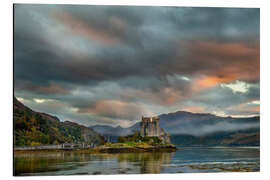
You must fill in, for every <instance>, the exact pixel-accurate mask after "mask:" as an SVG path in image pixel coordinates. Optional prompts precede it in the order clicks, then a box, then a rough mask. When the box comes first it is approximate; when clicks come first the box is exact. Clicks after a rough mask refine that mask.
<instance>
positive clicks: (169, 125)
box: [91, 111, 260, 146]
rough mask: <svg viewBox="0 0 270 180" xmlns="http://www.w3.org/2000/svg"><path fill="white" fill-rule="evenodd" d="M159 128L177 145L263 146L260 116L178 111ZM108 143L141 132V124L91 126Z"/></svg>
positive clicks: (162, 116) (164, 118)
mask: <svg viewBox="0 0 270 180" xmlns="http://www.w3.org/2000/svg"><path fill="white" fill-rule="evenodd" d="M159 118H160V126H161V128H163V129H164V130H165V131H166V132H168V133H170V134H171V140H172V143H174V144H178V145H186V146H191V145H254V146H258V145H259V144H260V117H259V116H256V117H248V118H233V117H219V116H216V115H213V114H208V113H191V112H186V111H177V112H174V113H169V114H161V115H159ZM91 128H93V129H94V130H95V131H97V132H99V133H100V134H102V135H104V136H105V137H106V138H107V139H108V140H115V139H116V138H117V137H118V136H123V135H127V134H131V133H132V132H134V131H135V130H139V128H140V123H139V122H138V123H136V124H134V125H133V126H131V127H129V128H121V127H120V128H119V127H111V126H106V125H103V126H99V125H97V126H91Z"/></svg>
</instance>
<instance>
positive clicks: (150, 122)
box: [140, 116, 170, 144]
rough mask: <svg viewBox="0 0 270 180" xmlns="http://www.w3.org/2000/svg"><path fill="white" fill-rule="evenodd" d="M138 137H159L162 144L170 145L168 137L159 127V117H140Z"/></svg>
mask: <svg viewBox="0 0 270 180" xmlns="http://www.w3.org/2000/svg"><path fill="white" fill-rule="evenodd" d="M140 135H141V136H142V137H159V138H160V139H161V140H162V142H163V143H165V144H170V135H169V134H168V133H165V132H164V130H163V129H162V128H160V126H159V117H144V116H142V121H141V126H140Z"/></svg>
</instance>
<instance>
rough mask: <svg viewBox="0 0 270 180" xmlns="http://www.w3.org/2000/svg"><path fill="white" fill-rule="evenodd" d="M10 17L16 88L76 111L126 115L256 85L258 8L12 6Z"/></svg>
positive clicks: (175, 105) (146, 111) (142, 112)
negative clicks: (229, 87) (221, 85)
mask: <svg viewBox="0 0 270 180" xmlns="http://www.w3.org/2000/svg"><path fill="white" fill-rule="evenodd" d="M14 21H15V26H14V43H15V44H14V64H15V65H14V86H15V91H16V93H17V94H20V96H22V97H33V98H34V97H41V98H45V99H46V98H53V99H57V100H58V101H61V102H63V103H64V104H68V105H70V106H71V107H74V108H78V111H77V112H76V113H79V114H80V113H89V114H95V115H96V118H98V116H99V115H100V116H102V117H103V118H108V119H107V120H109V118H112V119H117V118H119V119H126V120H128V119H130V118H131V119H134V118H135V116H136V114H139V113H141V114H144V113H146V114H147V113H149V112H148V111H151V112H152V113H154V114H155V113H160V112H161V111H162V109H163V110H166V111H169V109H166V108H167V106H170V107H173V106H174V107H183V108H184V106H183V104H185V102H186V101H187V100H189V101H192V100H193V101H194V102H197V103H198V104H200V103H201V104H203V106H204V108H205V107H208V106H213V105H214V104H215V103H218V104H219V106H220V107H224V103H225V102H224V98H223V99H222V98H218V99H219V100H220V101H218V100H216V101H215V102H211V100H210V101H209V103H208V102H207V100H205V99H207V97H210V96H212V95H213V93H212V94H208V95H206V94H204V92H205V90H207V89H209V88H210V89H211V88H215V87H217V85H218V84H219V83H232V82H235V81H236V80H241V81H244V82H249V83H255V84H256V83H258V81H259V10H258V9H235V8H176V7H122V6H71V5H21V4H17V5H15V18H14ZM250 72H252V73H250ZM215 90H216V89H215ZM251 92H252V90H250V92H249V94H250V93H251ZM200 93H201V94H200ZM196 94H197V95H196ZM195 95H196V96H195ZM222 95H224V96H223V97H226V98H229V99H230V98H231V99H232V103H231V105H232V104H237V103H240V101H235V102H234V101H233V100H235V98H234V95H232V94H228V92H225V91H224V89H223V90H222V92H221V96H222ZM248 96H251V95H248ZM197 97H200V98H201V99H200V98H199V100H198V99H197ZM202 97H204V98H202ZM253 98H254V99H259V95H258V93H257V92H256V93H255V94H253ZM196 99H197V100H196ZM210 99H211V98H210ZM241 102H242V101H241ZM134 103H135V104H134ZM181 103H182V104H181ZM110 105H112V106H113V105H118V106H119V109H121V108H122V110H123V111H126V112H130V109H137V110H136V111H135V113H128V114H133V115H131V117H130V116H126V114H123V113H122V112H121V111H120V112H119V111H115V110H113V111H111V110H109V109H108V108H107V107H109V106H110ZM102 106H105V107H106V108H107V111H105V110H104V111H103V110H102V111H101V110H100V109H102V108H101V107H102ZM135 106H137V108H135ZM156 106H158V107H156ZM226 106H230V103H228V104H227V105H226ZM97 107H98V108H99V109H98V108H97ZM144 108H149V110H146V109H144ZM168 108H169V107H168ZM157 109H159V110H157ZM98 112H99V114H98ZM73 114H75V112H74V113H73ZM70 116H71V115H70V114H69V115H68V114H67V115H66V117H70ZM103 120H104V119H103ZM78 121H79V120H78ZM115 123H117V122H116V121H115ZM90 124H91V122H90Z"/></svg>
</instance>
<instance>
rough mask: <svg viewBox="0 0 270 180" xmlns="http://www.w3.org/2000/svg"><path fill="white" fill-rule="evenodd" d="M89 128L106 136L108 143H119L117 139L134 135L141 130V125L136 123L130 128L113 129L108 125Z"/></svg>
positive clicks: (118, 127) (119, 127)
mask: <svg viewBox="0 0 270 180" xmlns="http://www.w3.org/2000/svg"><path fill="white" fill-rule="evenodd" d="M89 128H91V129H93V130H94V131H96V132H98V133H99V134H102V136H104V137H105V138H106V139H107V140H108V141H111V142H115V141H117V137H119V136H126V135H128V134H132V133H133V132H135V131H136V130H139V128H140V124H139V123H136V124H134V125H133V126H131V127H129V128H123V127H121V126H117V127H112V126H108V125H95V126H89Z"/></svg>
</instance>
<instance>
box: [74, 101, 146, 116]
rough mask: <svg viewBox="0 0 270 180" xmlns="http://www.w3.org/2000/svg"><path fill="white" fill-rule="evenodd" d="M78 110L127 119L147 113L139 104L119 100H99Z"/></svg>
mask: <svg viewBox="0 0 270 180" xmlns="http://www.w3.org/2000/svg"><path fill="white" fill-rule="evenodd" d="M78 112H79V113H90V114H95V115H99V116H103V117H107V118H120V119H127V120H134V119H138V118H139V117H140V116H142V115H144V114H149V112H146V111H145V109H144V108H143V107H142V105H141V104H138V103H127V102H124V101H119V100H99V101H97V102H95V103H94V104H93V105H91V106H89V107H85V108H80V109H79V111H78Z"/></svg>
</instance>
